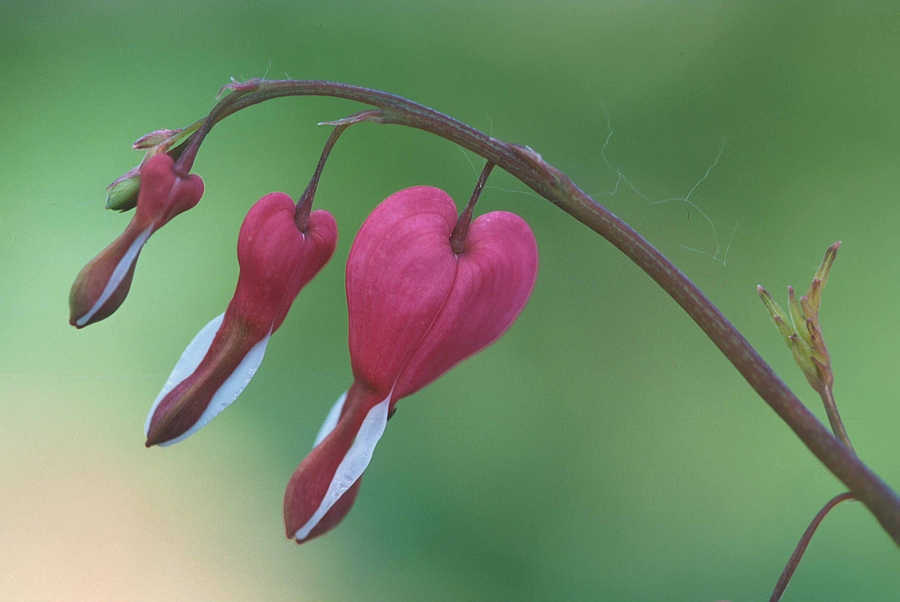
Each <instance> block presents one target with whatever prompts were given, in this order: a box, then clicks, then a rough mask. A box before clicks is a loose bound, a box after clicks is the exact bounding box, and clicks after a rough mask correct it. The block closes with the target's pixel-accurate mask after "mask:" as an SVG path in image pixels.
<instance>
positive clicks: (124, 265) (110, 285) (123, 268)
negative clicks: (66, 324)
mask: <svg viewBox="0 0 900 602" xmlns="http://www.w3.org/2000/svg"><path fill="white" fill-rule="evenodd" d="M152 232H153V226H149V227H148V228H147V229H146V230H144V231H143V232H141V233H140V234H138V237H137V238H135V239H134V242H132V243H131V246H130V247H128V250H127V251H125V255H123V256H122V259H120V260H119V263H118V264H116V269H114V270H113V273H112V275H111V276H110V277H109V282H107V283H106V286H105V287H104V288H103V292H102V293H100V297H99V298H98V299H97V301H96V302H95V303H94V305H93V306H92V307H91V308H90V309H89V310H88V312H87V313H86V314H84V315H83V316H81V317H80V318H78V319H77V320H75V325H76V326H79V327H81V326H84V325H85V324H87V323H88V322H89V321H90V319H91V318H93V317H94V314H96V313H97V312H98V311H100V308H101V307H103V305H104V304H105V303H106V302H107V301H109V298H110V297H112V294H113V293H114V292H116V289H117V288H119V285H120V284H122V280H124V279H125V276H127V275H128V270H130V269H131V266H132V264H134V260H135V259H137V256H138V253H140V252H141V247H143V246H144V243H145V242H147V239H148V238H150V234H151V233H152Z"/></svg>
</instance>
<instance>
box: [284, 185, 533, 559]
mask: <svg viewBox="0 0 900 602" xmlns="http://www.w3.org/2000/svg"><path fill="white" fill-rule="evenodd" d="M456 222H457V212H456V207H455V206H454V204H453V200H452V199H451V198H450V197H449V196H448V195H447V193H445V192H443V191H441V190H438V189H436V188H430V187H425V186H420V187H415V188H408V189H406V190H402V191H400V192H398V193H396V194H394V195H392V196H390V197H388V198H387V199H386V200H385V201H384V202H383V203H381V204H380V205H379V206H378V207H377V208H376V209H375V210H374V211H373V212H372V214H371V215H370V216H369V217H368V219H367V220H366V222H365V223H364V224H363V226H362V228H361V229H360V231H359V234H358V235H357V237H356V240H355V241H354V243H353V247H352V249H351V250H350V256H349V258H348V260H347V303H348V307H349V315H350V359H351V364H352V368H353V377H354V382H353V385H352V386H351V387H350V389H349V391H348V392H347V393H346V394H345V395H343V396H342V397H341V398H340V399H339V400H338V401H337V403H336V404H335V406H334V407H333V408H332V410H331V413H330V414H329V415H328V418H327V419H326V421H325V424H324V425H323V426H322V429H321V430H320V432H319V435H318V436H317V437H316V442H315V445H314V448H313V450H312V452H311V453H310V454H309V455H308V456H307V457H306V458H305V459H304V460H303V462H301V463H300V466H298V468H297V470H296V471H295V472H294V475H293V476H292V477H291V480H290V482H289V483H288V487H287V492H286V494H285V500H284V516H285V527H286V530H287V536H288V537H289V538H294V539H296V540H297V542H298V543H302V542H304V541H307V540H309V539H312V538H314V537H317V536H318V535H321V534H323V533H325V532H326V531H328V530H329V529H331V528H332V527H334V526H335V525H337V523H339V522H340V521H341V520H342V519H343V517H344V516H345V515H346V514H347V512H349V510H350V508H351V506H352V505H353V501H354V499H355V497H356V494H357V492H358V488H359V483H360V481H359V479H360V477H361V476H362V473H363V471H364V470H365V468H366V466H367V465H368V464H369V461H370V460H371V457H372V453H373V451H374V449H375V444H376V443H377V442H378V440H379V438H380V437H381V435H382V433H383V432H384V428H385V426H386V424H387V420H388V418H389V417H390V416H391V414H392V413H393V411H394V406H395V405H396V403H397V401H399V400H400V399H402V398H403V397H406V396H408V395H411V394H413V393H415V392H416V391H418V390H419V389H421V388H422V387H424V386H425V385H427V384H429V383H430V382H432V381H434V380H435V379H437V378H438V377H440V376H441V375H442V374H444V373H445V372H446V371H448V370H449V369H450V368H452V367H453V366H455V365H456V364H458V363H459V362H461V361H462V360H464V359H466V358H467V357H469V356H471V355H473V354H475V353H477V352H478V351H480V350H482V349H484V348H485V347H487V346H488V345H490V344H491V343H493V342H494V341H496V340H497V339H498V338H499V337H500V336H501V335H502V334H503V333H504V332H505V331H506V330H507V329H508V328H509V327H510V325H512V323H513V321H514V320H515V319H516V317H517V316H518V315H519V313H520V312H521V311H522V308H523V307H524V306H525V303H526V302H527V301H528V298H529V296H530V295H531V291H532V289H533V288H534V282H535V278H536V276H537V266H538V255H537V244H536V242H535V239H534V235H533V234H532V232H531V229H530V228H529V227H528V225H527V224H526V223H525V221H524V220H523V219H522V218H520V217H518V216H516V215H513V214H512V213H506V212H502V211H498V212H494V213H488V214H486V215H483V216H481V217H479V218H478V219H476V220H475V221H474V222H473V223H472V225H471V227H470V229H469V232H468V237H467V238H466V240H465V246H464V247H463V250H462V252H461V253H460V254H458V255H457V254H455V253H454V252H453V250H452V249H451V246H450V235H451V233H452V232H453V229H454V226H455V225H456Z"/></svg>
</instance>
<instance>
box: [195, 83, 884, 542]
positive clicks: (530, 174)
mask: <svg viewBox="0 0 900 602" xmlns="http://www.w3.org/2000/svg"><path fill="white" fill-rule="evenodd" d="M231 89H232V92H231V93H229V94H228V95H227V96H226V97H225V98H223V99H222V100H221V101H220V102H219V103H218V104H217V105H216V106H215V107H214V108H213V110H212V112H210V114H209V115H208V116H207V119H206V121H205V122H204V124H203V126H202V127H201V128H200V130H199V131H198V132H197V133H196V134H194V136H193V137H192V139H191V144H190V145H189V147H188V149H186V151H185V153H184V155H182V157H181V159H180V160H179V163H181V162H182V161H184V166H186V167H187V168H188V169H189V168H190V165H191V164H192V163H193V157H194V156H195V155H196V152H197V148H199V145H200V144H201V143H202V141H203V139H204V138H205V137H206V135H207V134H208V133H209V131H210V130H211V129H212V127H213V126H214V125H215V124H216V123H217V122H218V121H220V120H222V119H224V118H225V117H227V116H228V115H231V114H233V113H234V112H236V111H239V110H241V109H243V108H246V107H249V106H252V105H254V104H258V103H260V102H264V101H266V100H270V99H272V98H279V97H283V96H331V97H337V98H344V99H348V100H354V101H357V102H362V103H365V104H368V105H371V106H375V107H378V108H379V109H381V114H380V115H379V116H377V117H373V118H372V119H370V121H374V122H377V123H391V124H398V125H404V126H407V127H413V128H417V129H421V130H424V131H427V132H430V133H432V134H435V135H437V136H440V137H441V138H445V139H447V140H449V141H451V142H454V143H456V144H458V145H459V146H461V147H463V148H466V149H468V150H470V151H472V152H474V153H476V154H478V155H480V156H481V157H483V158H485V159H487V160H488V161H491V162H493V163H496V164H497V166H498V167H500V168H502V169H504V170H505V171H507V172H508V173H510V174H511V175H513V176H514V177H516V178H518V179H519V180H521V181H522V182H523V183H524V184H526V185H527V186H528V187H530V188H531V189H532V190H534V191H535V192H537V193H538V194H539V195H541V196H542V197H544V198H545V199H547V200H548V201H550V202H551V203H553V204H555V205H557V206H558V207H560V208H561V209H562V210H563V211H565V212H566V213H568V214H570V215H572V216H573V217H575V219H577V220H578V221H580V222H581V223H583V224H585V225H586V226H588V227H589V228H591V229H592V230H594V231H595V232H597V233H598V234H600V235H601V236H603V237H604V238H605V239H606V240H608V241H609V242H611V243H612V244H613V245H614V246H615V247H616V248H618V249H619V250H620V251H622V252H623V253H624V254H625V255H626V256H627V257H628V258H629V259H631V260H632V261H633V262H634V263H636V264H637V265H638V267H640V268H641V269H642V270H644V271H645V272H646V273H647V274H648V275H649V276H650V277H651V278H653V280H654V281H656V283H657V284H659V285H660V286H661V287H662V288H663V290H665V291H666V292H667V293H668V294H669V295H670V296H671V297H672V298H673V299H675V301H676V302H677V303H678V304H679V305H680V306H681V307H682V308H683V309H684V310H685V311H686V312H687V313H688V315H689V316H691V318H692V319H693V320H694V321H695V322H696V323H697V324H698V325H699V326H700V328H701V329H702V330H703V332H705V333H706V335H707V336H708V337H709V338H710V339H711V340H712V341H713V343H715V345H716V346H717V347H718V348H719V350H721V351H722V353H723V354H724V355H725V357H727V358H728V360H729V361H730V362H731V363H732V364H733V365H734V367H735V368H737V370H738V372H740V373H741V375H742V376H743V377H744V378H745V379H746V380H747V382H748V383H750V386H751V387H753V389H754V390H755V391H756V392H757V394H759V396H760V397H762V398H763V400H765V402H766V403H768V404H769V406H770V407H771V408H772V409H773V410H775V412H776V413H777V414H778V415H779V416H780V417H781V418H782V420H784V421H785V422H786V423H787V424H788V426H790V427H791V429H792V430H793V431H794V432H795V433H796V434H797V436H798V437H799V438H800V440H801V441H803V443H804V444H805V445H806V447H807V448H809V450H810V451H811V452H812V453H813V454H814V455H815V456H816V458H818V459H819V461H821V462H822V464H824V465H825V466H826V467H827V468H828V470H830V471H831V472H832V474H834V475H835V476H836V477H837V478H838V479H839V480H840V481H841V482H843V483H844V484H845V485H846V486H847V488H848V489H849V490H850V492H851V493H853V495H854V497H856V499H858V500H859V501H861V502H862V503H863V504H865V505H866V507H867V508H869V510H870V511H871V512H872V514H874V515H875V517H876V518H877V519H878V522H879V523H881V526H882V527H883V528H884V529H885V531H887V533H888V534H889V535H890V536H891V538H892V539H893V540H894V542H895V543H897V544H898V545H900V498H898V496H897V494H896V493H894V491H892V490H891V488H890V487H888V486H887V485H886V484H885V483H884V482H883V481H882V480H881V479H880V478H878V476H877V475H876V474H875V473H873V472H872V471H871V470H869V468H868V467H867V466H866V465H865V464H863V462H862V461H861V460H860V459H859V458H858V457H856V455H855V454H854V453H853V452H852V451H851V450H850V449H849V448H848V447H846V446H844V445H843V444H841V443H840V442H839V441H838V440H837V439H836V438H835V437H834V436H833V435H832V434H831V433H830V432H829V431H828V430H827V429H826V428H825V427H824V426H823V425H822V423H821V422H819V420H818V419H817V418H816V417H815V416H814V415H813V414H812V413H811V412H810V411H809V410H807V408H806V407H805V406H804V405H803V404H802V403H801V402H800V400H799V399H797V397H796V395H794V393H793V392H792V391H791V390H790V389H789V388H788V387H787V385H785V384H784V383H783V382H782V381H781V379H780V378H778V375H777V374H775V372H774V371H773V370H772V368H771V367H770V366H769V365H768V364H767V363H766V362H765V360H763V359H762V357H760V355H759V354H758V353H757V352H756V350H755V349H754V348H753V346H751V345H750V343H749V342H747V340H746V339H745V338H744V337H743V336H742V335H741V333H740V332H738V330H737V329H736V328H735V327H734V325H732V324H731V322H729V321H728V320H727V319H726V318H725V316H724V315H722V313H721V312H720V311H719V310H718V308H716V306H715V305H713V303H712V302H711V301H710V300H709V299H708V298H707V297H706V296H705V295H704V294H703V293H702V292H701V291H700V289H698V288H697V286H696V285H695V284H694V283H693V282H691V280H690V279H689V278H688V277H687V276H685V275H684V274H683V273H681V271H680V270H679V269H678V268H677V267H675V265H674V264H673V263H672V262H671V261H669V260H668V259H667V258H666V257H665V256H664V255H663V254H662V253H660V252H659V251H658V250H657V249H656V248H655V247H654V246H653V245H651V244H650V243H649V242H647V241H646V240H645V239H644V238H643V237H642V236H640V235H639V234H638V233H637V232H635V231H634V229H632V228H631V227H630V226H629V225H628V224H626V223H625V222H623V221H622V220H621V219H619V218H618V217H617V216H615V215H614V214H613V213H612V212H611V211H609V210H608V209H606V208H605V207H603V206H602V205H600V204H599V203H597V202H596V201H595V200H594V199H592V198H591V197H590V196H589V195H587V194H586V193H585V192H584V191H582V190H581V189H580V188H578V187H577V186H576V185H575V184H574V183H573V182H572V181H571V180H570V179H569V178H568V177H567V176H566V175H565V174H563V173H562V172H561V171H559V170H558V169H556V168H554V167H553V166H551V165H550V164H548V163H547V162H545V161H544V160H543V158H542V157H541V156H540V155H539V154H538V153H536V152H534V151H533V150H531V149H530V148H528V147H522V146H519V145H516V144H510V143H508V142H503V141H501V140H497V139H496V138H493V137H491V136H488V135H486V134H484V133H483V132H480V131H478V130H476V129H475V128H472V127H470V126H468V125H466V124H464V123H462V122H460V121H458V120H456V119H453V118H452V117H448V116H447V115H444V114H443V113H439V112H438V111H435V110H434V109H430V108H428V107H425V106H423V105H420V104H418V103H415V102H412V101H410V100H407V99H405V98H402V97H400V96H396V95H394V94H389V93H387V92H382V91H380V90H372V89H369V88H361V87H359V86H352V85H348V84H342V83H336V82H327V81H312V80H281V81H264V80H251V81H249V82H245V83H243V84H236V85H234V86H232V87H231Z"/></svg>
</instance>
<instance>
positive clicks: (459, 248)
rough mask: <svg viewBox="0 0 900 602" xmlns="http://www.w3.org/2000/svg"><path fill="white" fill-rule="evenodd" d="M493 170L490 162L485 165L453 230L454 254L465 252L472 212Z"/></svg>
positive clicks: (451, 237)
mask: <svg viewBox="0 0 900 602" xmlns="http://www.w3.org/2000/svg"><path fill="white" fill-rule="evenodd" d="M493 170H494V164H493V163H491V162H490V161H488V162H487V163H485V165H484V169H482V170H481V175H480V176H478V182H477V183H476V184H475V190H473V191H472V196H470V197H469V202H468V203H466V208H465V209H463V212H462V213H461V214H460V216H459V219H458V220H456V227H455V228H453V232H452V233H451V234H450V248H451V249H453V252H454V253H456V254H457V255H459V254H460V253H462V252H463V246H464V245H465V243H466V236H467V235H468V234H469V224H471V223H472V212H473V211H475V203H477V202H478V198H479V197H480V196H481V191H482V190H484V184H485V182H487V179H488V177H489V176H490V175H491V172H492V171H493Z"/></svg>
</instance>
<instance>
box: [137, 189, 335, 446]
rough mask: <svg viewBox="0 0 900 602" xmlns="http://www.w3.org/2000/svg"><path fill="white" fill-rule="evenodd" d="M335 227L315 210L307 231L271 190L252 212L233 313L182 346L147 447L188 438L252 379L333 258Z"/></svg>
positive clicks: (148, 428)
mask: <svg viewBox="0 0 900 602" xmlns="http://www.w3.org/2000/svg"><path fill="white" fill-rule="evenodd" d="M336 244H337V225H336V224H335V221H334V218H333V217H332V216H331V214H330V213H328V212H327V211H321V210H319V211H313V212H312V213H311V214H310V216H309V221H308V224H307V228H306V230H305V231H304V232H301V231H300V230H298V229H297V226H296V225H295V224H294V202H293V200H292V199H291V198H290V197H289V196H288V195H286V194H284V193H281V192H274V193H272V194H268V195H266V196H264V197H263V198H261V199H260V200H259V201H258V202H257V203H256V204H255V205H254V206H253V207H252V208H251V209H250V212H249V213H248V214H247V217H246V218H245V219H244V223H243V225H242V226H241V231H240V234H239V236H238V251H237V252H238V263H239V264H240V275H239V277H238V283H237V288H236V289H235V292H234V297H232V299H231V302H230V303H229V304H228V309H226V310H225V313H224V314H222V315H220V316H218V317H216V318H214V319H213V320H212V321H211V322H210V323H209V324H207V325H206V327H205V328H204V329H203V330H201V331H200V333H199V334H198V335H197V336H196V337H195V338H194V340H193V341H191V343H190V344H189V345H188V347H187V349H185V351H184V353H183V354H182V356H181V359H179V361H178V363H177V364H176V366H175V369H174V370H173V371H172V374H171V375H170V376H169V378H168V380H167V381H166V384H165V386H163V388H162V391H161V392H160V393H159V395H158V396H157V398H156V401H155V402H154V403H153V407H152V408H151V409H150V414H149V415H148V417H147V423H146V425H145V429H144V433H145V434H146V435H147V446H148V447H149V446H151V445H169V444H171V443H176V442H178V441H181V440H182V439H185V438H187V437H189V436H190V435H192V434H193V433H195V432H196V431H197V430H199V429H200V428H201V427H203V426H204V425H205V424H206V423H207V422H209V421H210V420H212V419H213V418H214V417H215V416H216V415H217V414H218V413H219V412H221V411H222V410H223V409H225V408H226V407H228V406H229V405H230V404H231V403H232V402H233V401H234V400H235V399H237V397H238V395H240V394H241V392H242V391H243V390H244V387H246V386H247V383H249V382H250V379H251V378H252V377H253V375H254V374H255V373H256V370H257V369H258V368H259V365H260V363H261V362H262V359H263V355H264V354H265V350H266V345H267V344H268V341H269V337H270V336H271V335H272V333H273V332H275V331H276V330H278V327H279V326H281V323H282V322H283V321H284V319H285V317H286V316H287V313H288V310H289V309H290V307H291V304H292V303H293V302H294V299H295V298H296V297H297V295H298V294H299V293H300V290H301V289H302V288H303V287H304V286H306V284H307V283H308V282H309V281H310V280H312V279H313V277H314V276H315V275H316V274H317V273H318V272H319V270H321V269H322V267H323V266H324V265H325V264H326V263H327V262H328V260H329V259H330V258H331V255H332V254H333V253H334V248H335V246H336Z"/></svg>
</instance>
